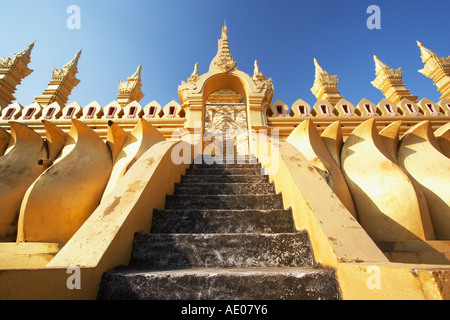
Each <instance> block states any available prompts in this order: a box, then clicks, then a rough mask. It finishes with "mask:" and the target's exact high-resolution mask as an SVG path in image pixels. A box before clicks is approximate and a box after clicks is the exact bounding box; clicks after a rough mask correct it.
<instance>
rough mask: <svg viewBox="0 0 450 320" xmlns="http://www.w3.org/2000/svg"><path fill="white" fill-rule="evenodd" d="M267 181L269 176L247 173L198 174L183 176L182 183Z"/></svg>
mask: <svg viewBox="0 0 450 320" xmlns="http://www.w3.org/2000/svg"><path fill="white" fill-rule="evenodd" d="M227 182H233V183H252V184H255V183H265V182H269V177H268V176H261V175H260V176H256V175H255V176H246V175H229V176H218V175H209V176H208V175H201V176H200V175H197V176H191V175H187V176H182V177H181V183H227Z"/></svg>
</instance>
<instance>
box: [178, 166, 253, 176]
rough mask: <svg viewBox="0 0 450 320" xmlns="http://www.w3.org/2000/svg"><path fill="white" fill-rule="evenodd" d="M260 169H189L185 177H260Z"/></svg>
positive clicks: (231, 167)
mask: <svg viewBox="0 0 450 320" xmlns="http://www.w3.org/2000/svg"><path fill="white" fill-rule="evenodd" d="M261 174H262V169H261V168H247V167H244V168H236V167H233V166H229V167H219V166H217V167H215V168H191V169H189V170H187V171H186V175H189V176H195V175H207V176H210V175H211V176H212V175H238V176H240V175H248V176H255V175H261Z"/></svg>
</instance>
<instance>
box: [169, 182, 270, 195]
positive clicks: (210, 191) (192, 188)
mask: <svg viewBox="0 0 450 320" xmlns="http://www.w3.org/2000/svg"><path fill="white" fill-rule="evenodd" d="M219 194H275V187H274V185H273V184H271V183H178V184H176V185H175V195H219Z"/></svg>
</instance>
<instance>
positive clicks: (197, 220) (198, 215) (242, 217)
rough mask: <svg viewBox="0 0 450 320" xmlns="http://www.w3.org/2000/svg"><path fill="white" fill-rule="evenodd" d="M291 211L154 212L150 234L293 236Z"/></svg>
mask: <svg viewBox="0 0 450 320" xmlns="http://www.w3.org/2000/svg"><path fill="white" fill-rule="evenodd" d="M293 232H295V228H294V222H293V219H292V212H291V210H155V211H154V212H153V222H152V230H151V233H293Z"/></svg>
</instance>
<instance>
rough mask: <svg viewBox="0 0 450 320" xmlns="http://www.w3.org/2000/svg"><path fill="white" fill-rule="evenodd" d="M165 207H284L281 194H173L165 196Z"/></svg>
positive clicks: (240, 208) (241, 208)
mask: <svg viewBox="0 0 450 320" xmlns="http://www.w3.org/2000/svg"><path fill="white" fill-rule="evenodd" d="M166 209H201V210H202V209H203V210H205V209H230V210H244V209H249V210H252V209H256V210H268V209H284V207H283V200H282V198H281V195H270V194H267V195H266V194H263V195H253V194H252V195H250V194H245V195H236V194H233V195H206V196H205V195H195V196H194V195H185V196H184V195H180V196H178V195H173V196H167V197H166Z"/></svg>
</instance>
